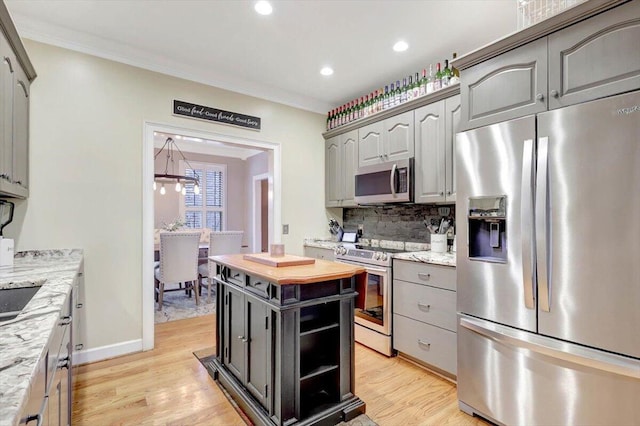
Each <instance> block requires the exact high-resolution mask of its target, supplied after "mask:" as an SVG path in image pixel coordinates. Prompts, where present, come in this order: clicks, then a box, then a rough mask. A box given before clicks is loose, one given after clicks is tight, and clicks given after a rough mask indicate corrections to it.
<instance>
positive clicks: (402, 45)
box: [393, 40, 409, 52]
mask: <svg viewBox="0 0 640 426" xmlns="http://www.w3.org/2000/svg"><path fill="white" fill-rule="evenodd" d="M408 48H409V45H408V44H407V42H406V41H402V40H400V41H399V42H397V43H396V44H394V45H393V50H395V51H396V52H404V51H405V50H407V49H408Z"/></svg>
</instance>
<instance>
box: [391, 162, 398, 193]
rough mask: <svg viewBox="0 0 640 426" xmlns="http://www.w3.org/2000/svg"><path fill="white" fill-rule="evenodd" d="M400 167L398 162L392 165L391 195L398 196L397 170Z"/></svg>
mask: <svg viewBox="0 0 640 426" xmlns="http://www.w3.org/2000/svg"><path fill="white" fill-rule="evenodd" d="M397 169H398V165H397V164H395V163H394V164H393V167H391V175H390V176H389V186H391V195H393V196H394V197H395V196H396V170H397Z"/></svg>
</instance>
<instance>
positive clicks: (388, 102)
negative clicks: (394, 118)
mask: <svg viewBox="0 0 640 426" xmlns="http://www.w3.org/2000/svg"><path fill="white" fill-rule="evenodd" d="M389 86H390V89H389V94H388V95H387V99H386V100H385V101H384V104H385V105H386V109H389V108H392V107H393V93H394V92H395V86H394V85H393V83H391V84H390V85H389Z"/></svg>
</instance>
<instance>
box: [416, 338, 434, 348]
mask: <svg viewBox="0 0 640 426" xmlns="http://www.w3.org/2000/svg"><path fill="white" fill-rule="evenodd" d="M418 344H419V345H420V346H423V347H425V348H427V350H429V349H431V343H427V342H423V341H422V340H420V339H418Z"/></svg>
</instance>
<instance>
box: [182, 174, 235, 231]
mask: <svg viewBox="0 0 640 426" xmlns="http://www.w3.org/2000/svg"><path fill="white" fill-rule="evenodd" d="M191 166H192V167H193V168H189V167H188V165H186V164H185V165H184V167H185V169H184V172H185V176H190V177H196V178H198V181H199V182H200V194H197V195H196V194H195V192H194V191H193V188H194V184H193V183H187V184H186V185H185V189H186V193H185V195H184V197H183V199H184V202H183V204H182V207H183V209H184V219H185V226H186V227H187V228H209V229H211V230H212V231H223V230H224V229H225V228H226V220H227V217H226V216H227V214H226V213H227V212H226V188H227V166H226V165H224V164H210V163H191Z"/></svg>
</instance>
